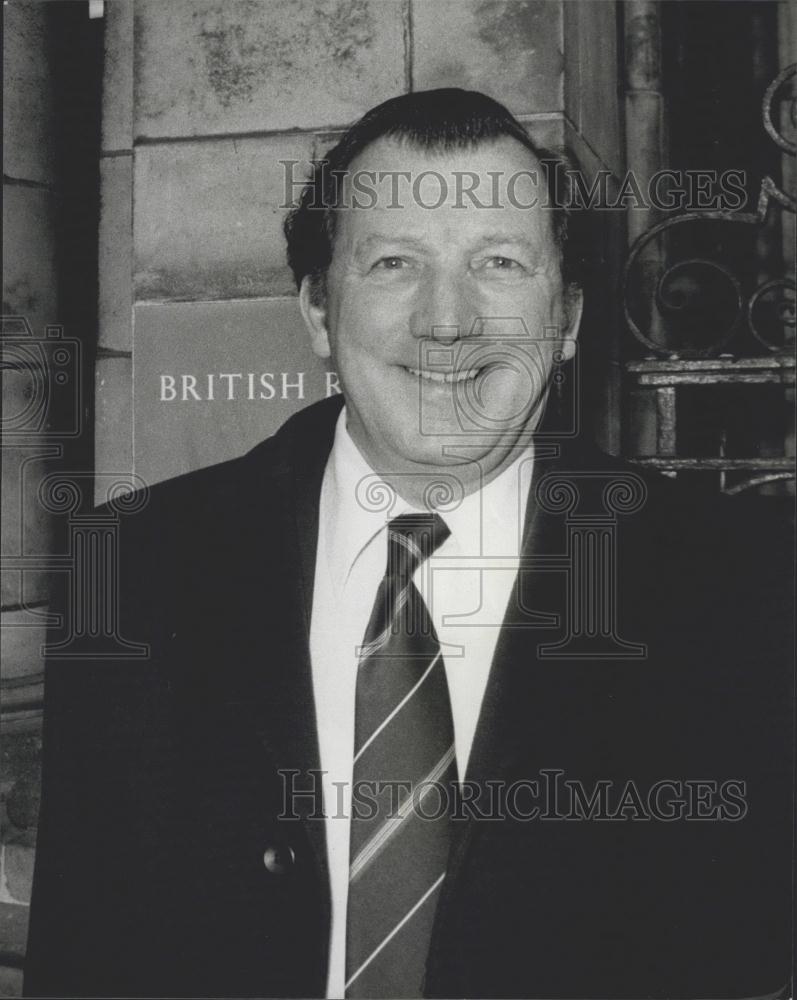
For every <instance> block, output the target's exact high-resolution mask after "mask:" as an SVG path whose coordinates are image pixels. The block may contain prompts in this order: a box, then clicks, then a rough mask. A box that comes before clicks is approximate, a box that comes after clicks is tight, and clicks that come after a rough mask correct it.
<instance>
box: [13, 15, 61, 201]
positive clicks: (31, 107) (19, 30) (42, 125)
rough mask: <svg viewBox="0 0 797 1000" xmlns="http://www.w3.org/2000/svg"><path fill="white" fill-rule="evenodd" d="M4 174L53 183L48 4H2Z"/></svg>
mask: <svg viewBox="0 0 797 1000" xmlns="http://www.w3.org/2000/svg"><path fill="white" fill-rule="evenodd" d="M3 36H4V38H3V173H4V174H5V175H7V176H9V177H14V178H17V179H20V180H28V181H39V182H40V183H45V184H52V183H53V181H54V179H55V171H54V164H53V159H54V137H53V94H52V78H51V71H50V60H49V58H48V50H49V39H48V27H47V5H46V4H40V3H7V4H4V5H3Z"/></svg>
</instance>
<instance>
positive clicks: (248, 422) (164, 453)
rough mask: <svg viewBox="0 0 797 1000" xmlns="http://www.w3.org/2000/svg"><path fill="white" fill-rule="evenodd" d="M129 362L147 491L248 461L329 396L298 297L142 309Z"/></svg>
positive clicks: (138, 456)
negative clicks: (292, 419) (242, 458)
mask: <svg viewBox="0 0 797 1000" xmlns="http://www.w3.org/2000/svg"><path fill="white" fill-rule="evenodd" d="M133 359H134V374H135V414H134V429H135V433H134V441H135V471H136V474H137V475H138V476H141V477H143V478H144V479H145V481H146V482H147V483H150V484H152V483H155V482H158V481H159V480H162V479H169V478H171V477H173V476H177V475H179V474H181V473H184V472H189V471H191V470H192V469H197V468H201V467H203V466H207V465H213V464H215V463H217V462H221V461H224V460H225V459H228V458H234V457H235V456H237V455H242V454H244V453H245V452H246V451H248V450H249V449H250V448H252V447H253V446H254V445H256V444H257V443H258V442H259V441H262V440H263V439H265V438H267V437H269V436H270V435H271V434H273V433H274V431H276V430H277V428H278V427H279V426H280V425H281V424H282V423H284V421H285V420H286V419H287V418H288V417H289V416H290V415H291V414H292V413H295V412H296V411H297V410H299V409H301V408H302V407H304V406H307V405H308V404H309V403H311V402H314V401H315V400H318V399H321V398H322V397H324V396H325V395H326V394H327V377H326V376H327V373H326V369H325V367H324V363H323V362H322V361H320V360H319V359H318V358H316V357H315V355H314V354H313V353H312V352H311V350H310V345H309V340H308V338H307V334H306V332H305V329H304V325H303V323H302V320H301V316H300V314H299V308H298V302H297V300H296V299H295V298H285V299H266V300H259V301H252V300H239V301H234V302H184V303H168V304H166V303H147V304H141V305H137V306H136V309H135V328H134V347H133ZM225 374H226V375H227V376H229V377H227V378H223V377H221V376H223V375H225ZM209 376H213V378H212V380H210V381H209ZM300 381H301V383H302V390H303V391H302V393H301V394H300V392H299V389H298V388H297V384H298V383H299V382H300ZM211 396H212V398H210V397H211ZM300 396H301V397H303V398H300Z"/></svg>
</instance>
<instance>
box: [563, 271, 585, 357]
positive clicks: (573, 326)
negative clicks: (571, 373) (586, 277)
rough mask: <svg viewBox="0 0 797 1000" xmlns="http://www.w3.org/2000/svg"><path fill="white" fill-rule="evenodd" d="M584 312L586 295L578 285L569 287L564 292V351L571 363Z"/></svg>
mask: <svg viewBox="0 0 797 1000" xmlns="http://www.w3.org/2000/svg"><path fill="white" fill-rule="evenodd" d="M583 311H584V293H583V292H582V291H581V289H580V288H579V287H578V285H569V286H568V287H566V288H565V289H564V291H563V292H562V340H563V343H562V351H563V352H564V356H565V360H567V361H569V360H570V359H571V358H572V357H574V355H575V353H576V339H577V338H578V330H579V327H580V326H581V314H582V313H583Z"/></svg>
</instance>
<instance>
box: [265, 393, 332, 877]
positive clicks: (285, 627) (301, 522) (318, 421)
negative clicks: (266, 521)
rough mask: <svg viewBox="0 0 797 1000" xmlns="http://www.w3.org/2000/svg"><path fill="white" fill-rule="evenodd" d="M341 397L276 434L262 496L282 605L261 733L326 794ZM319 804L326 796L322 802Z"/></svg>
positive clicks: (278, 760) (318, 837) (318, 852)
mask: <svg viewBox="0 0 797 1000" xmlns="http://www.w3.org/2000/svg"><path fill="white" fill-rule="evenodd" d="M342 403H343V400H342V397H337V398H335V399H330V400H327V401H325V402H324V403H321V404H319V405H317V406H314V407H311V408H309V409H308V410H305V411H302V412H301V413H300V414H298V415H297V417H295V418H294V419H293V420H292V421H290V422H289V423H288V424H287V425H286V426H285V427H284V428H283V429H282V430H281V431H280V432H279V434H278V435H277V438H276V439H275V442H274V444H275V447H276V449H277V454H276V456H275V461H274V464H273V466H271V467H270V468H264V469H262V470H261V473H262V475H263V476H264V477H266V478H267V481H264V482H263V483H262V489H261V491H258V492H260V495H261V496H264V498H265V496H266V494H270V495H271V503H272V506H273V505H276V506H275V507H274V521H275V524H274V530H273V532H270V533H269V537H270V543H269V545H268V548H269V551H265V552H264V553H263V559H264V563H263V565H264V566H265V567H267V572H268V574H269V580H268V584H267V590H268V591H270V593H271V594H272V596H273V599H274V601H275V602H276V608H277V610H276V613H275V614H274V619H273V620H274V622H275V634H274V636H273V638H272V640H271V642H270V645H271V651H272V664H271V670H270V672H269V677H268V680H267V684H268V691H267V694H266V696H265V697H264V699H263V703H264V708H265V712H264V718H263V724H262V727H261V729H260V735H261V738H262V741H263V744H264V745H265V747H266V749H267V751H268V753H269V755H270V757H271V759H272V761H273V762H274V763H275V764H276V766H277V767H279V768H281V769H286V770H293V771H296V772H298V774H297V776H296V779H295V786H294V787H296V788H297V789H299V788H306V787H309V786H310V783H311V781H312V775H313V772H316V780H315V787H316V788H317V790H318V795H319V796H320V787H321V786H320V781H319V780H318V776H317V772H318V771H319V769H320V766H321V765H320V755H319V747H318V736H317V727H316V713H315V699H314V695H313V677H312V666H311V662H310V621H311V615H312V595H313V583H314V576H315V557H316V544H317V539H318V507H319V500H320V494H321V484H322V481H323V476H324V469H325V467H326V461H327V458H328V456H329V452H330V450H331V447H332V441H333V437H334V428H335V422H336V419H337V415H338V413H339V412H340V408H341V406H342ZM264 464H265V463H264ZM253 626H254V630H255V632H257V637H256V641H257V643H258V644H259V645H261V646H262V642H263V635H262V630H261V628H262V627H261V624H260V621H259V620H258V619H257V618H255V619H254V620H253ZM318 801H319V804H320V799H319V800H318ZM313 808H314V807H313V803H312V801H311V800H310V798H309V797H299V798H297V800H296V812H297V813H298V814H299V815H301V816H302V817H303V818H304V819H305V822H304V824H303V825H304V827H305V829H306V832H307V836H308V838H309V841H310V844H311V847H312V850H313V853H314V855H315V857H316V860H317V863H318V865H319V868H320V871H321V873H322V875H323V879H324V881H325V882H326V881H327V880H328V865H327V856H326V839H325V829H324V822H323V820H322V819H319V818H316V819H309V817H310V815H311V814H312V813H313Z"/></svg>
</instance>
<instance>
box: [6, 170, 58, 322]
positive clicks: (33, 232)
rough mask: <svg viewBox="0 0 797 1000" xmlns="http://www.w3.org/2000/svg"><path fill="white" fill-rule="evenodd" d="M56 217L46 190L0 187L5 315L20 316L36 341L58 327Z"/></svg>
mask: <svg viewBox="0 0 797 1000" xmlns="http://www.w3.org/2000/svg"><path fill="white" fill-rule="evenodd" d="M54 214H55V199H54V195H53V194H51V193H50V192H49V191H45V190H42V189H40V188H30V187H21V186H19V185H16V184H3V314H4V315H5V316H24V317H25V318H26V319H27V320H28V323H29V324H30V326H31V328H32V329H33V331H34V334H35V335H36V336H43V333H44V327H45V325H46V324H48V323H57V322H58V308H57V302H58V295H57V279H56V270H55V234H54Z"/></svg>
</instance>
